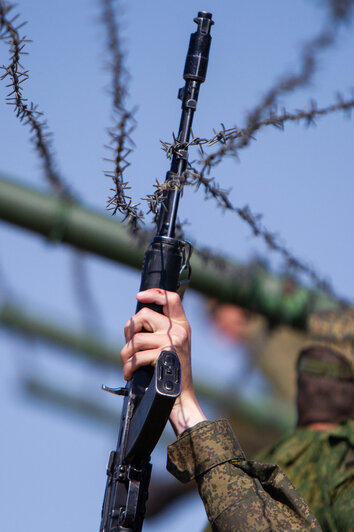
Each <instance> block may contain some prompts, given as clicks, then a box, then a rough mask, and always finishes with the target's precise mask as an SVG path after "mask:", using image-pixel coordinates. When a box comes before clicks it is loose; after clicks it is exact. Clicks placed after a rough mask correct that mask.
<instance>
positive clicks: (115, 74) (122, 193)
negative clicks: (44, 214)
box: [101, 0, 143, 233]
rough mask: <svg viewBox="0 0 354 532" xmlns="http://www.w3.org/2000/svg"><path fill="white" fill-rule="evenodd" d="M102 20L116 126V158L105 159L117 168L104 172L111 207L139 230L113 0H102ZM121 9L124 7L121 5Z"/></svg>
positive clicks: (112, 131)
mask: <svg viewBox="0 0 354 532" xmlns="http://www.w3.org/2000/svg"><path fill="white" fill-rule="evenodd" d="M101 6H102V17H101V18H102V22H103V24H104V26H105V28H106V31H107V43H106V44H107V49H108V52H109V54H110V57H111V59H110V62H109V64H108V66H109V68H110V71H111V74H112V95H113V115H114V117H113V118H114V125H113V126H112V127H110V128H109V129H108V134H109V137H110V144H109V145H108V146H106V148H107V149H109V150H110V151H111V152H112V158H109V159H108V158H105V161H108V162H110V163H112V164H113V165H114V169H113V170H108V171H105V172H104V175H105V176H107V177H109V178H111V179H112V180H113V183H114V188H111V189H110V190H111V192H113V195H111V196H110V197H109V198H108V202H107V209H108V210H110V211H112V215H115V214H116V213H117V211H119V212H120V213H121V214H123V215H124V220H127V222H128V226H129V227H130V229H131V230H132V231H133V233H136V232H137V231H138V229H139V227H140V222H141V221H142V220H143V213H142V211H141V210H139V209H138V204H134V203H133V202H132V198H131V196H128V195H127V190H130V189H131V187H129V185H128V182H127V181H126V180H125V179H124V175H123V174H124V172H125V170H126V169H127V168H128V167H129V166H130V162H128V160H127V158H128V156H129V155H130V153H131V151H132V148H133V147H134V143H133V141H132V139H131V133H132V132H133V130H134V129H135V126H136V124H135V118H134V112H135V109H133V110H132V111H128V110H127V109H126V107H125V100H126V97H127V82H128V79H129V75H128V72H127V70H126V68H125V66H124V56H123V52H122V49H121V43H120V41H121V38H120V27H119V24H118V22H117V19H116V10H115V9H114V7H113V2H112V0H101ZM120 9H122V8H121V7H120Z"/></svg>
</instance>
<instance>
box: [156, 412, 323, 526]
mask: <svg viewBox="0 0 354 532" xmlns="http://www.w3.org/2000/svg"><path fill="white" fill-rule="evenodd" d="M167 469H168V470H169V471H170V473H172V474H173V475H174V476H175V477H176V478H177V479H179V480H181V481H182V482H188V481H189V480H192V479H196V481H197V484H198V489H199V493H200V496H201V498H202V500H203V502H204V505H205V509H206V512H207V515H208V519H209V521H210V523H211V524H212V530H213V531H214V532H233V531H238V532H242V531H244V532H246V531H247V532H250V531H253V530H257V531H260V532H261V531H267V532H269V531H289V530H314V531H320V530H321V528H320V526H319V524H318V522H317V521H316V518H315V517H314V515H313V514H312V513H311V511H310V509H309V507H308V506H307V504H306V503H305V502H304V500H303V499H302V498H301V496H300V495H299V493H298V492H297V491H296V489H295V488H294V486H293V485H292V484H291V483H290V481H289V480H288V478H287V477H286V475H285V474H284V473H283V472H282V470H281V469H280V468H279V467H278V466H276V465H271V464H262V463H260V462H254V461H249V460H247V459H246V457H245V455H244V453H243V451H242V449H241V447H240V445H239V443H238V441H237V440H236V438H235V436H234V434H233V432H232V430H231V428H230V426H229V424H228V422H227V421H226V420H219V421H214V422H210V421H202V422H201V423H198V424H197V425H195V426H194V427H192V428H190V429H187V430H186V431H184V432H183V433H182V434H181V435H180V436H179V437H178V440H177V441H176V442H175V443H174V444H172V445H170V446H169V448H168V462H167Z"/></svg>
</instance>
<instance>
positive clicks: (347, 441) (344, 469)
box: [257, 308, 354, 532]
mask: <svg viewBox="0 0 354 532" xmlns="http://www.w3.org/2000/svg"><path fill="white" fill-rule="evenodd" d="M308 329H309V333H310V335H311V341H310V343H309V345H307V346H306V347H305V348H304V349H303V350H302V351H301V352H300V355H299V357H298V361H297V400H296V403H297V415H298V419H297V427H296V429H295V430H294V431H293V432H292V433H291V434H289V435H287V436H284V437H283V438H281V439H280V440H279V441H278V442H277V443H275V444H274V445H272V446H271V447H270V448H268V449H267V450H265V451H264V452H262V453H260V454H259V455H258V457H257V458H258V459H259V460H261V461H264V462H270V463H273V464H278V465H279V466H280V467H281V468H282V469H283V470H284V471H285V473H286V474H287V476H288V477H289V479H290V480H291V482H292V483H293V484H294V486H295V487H296V488H297V490H298V491H299V492H300V493H301V495H302V496H303V497H304V499H305V500H306V502H307V503H308V505H309V506H310V508H311V510H312V511H313V512H314V514H315V515H316V517H317V519H318V521H319V523H320V525H321V526H322V529H323V530H324V531H330V532H332V531H340V532H345V531H350V530H351V531H353V530H354V492H353V484H354V483H353V480H354V419H353V418H354V309H353V308H352V309H347V310H341V311H329V312H322V313H319V314H317V315H313V316H311V318H310V320H309V324H308ZM285 356H286V354H285Z"/></svg>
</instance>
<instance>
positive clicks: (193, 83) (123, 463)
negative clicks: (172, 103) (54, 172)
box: [100, 11, 213, 532]
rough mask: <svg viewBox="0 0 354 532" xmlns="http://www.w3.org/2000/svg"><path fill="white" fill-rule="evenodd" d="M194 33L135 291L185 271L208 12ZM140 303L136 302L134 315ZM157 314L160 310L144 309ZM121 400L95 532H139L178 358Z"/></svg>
mask: <svg viewBox="0 0 354 532" xmlns="http://www.w3.org/2000/svg"><path fill="white" fill-rule="evenodd" d="M194 21H195V22H196V23H197V24H198V29H197V31H196V32H195V33H193V34H192V35H191V38H190V44H189V49H188V53H187V58H186V64H185V69H184V74H183V77H184V79H185V86H184V88H183V89H180V91H179V95H178V97H179V98H180V99H181V100H182V116H181V121H180V126H179V132H178V137H177V141H178V146H180V149H177V150H175V151H174V154H173V157H172V162H171V168H170V171H169V172H167V175H166V179H167V180H170V179H175V178H178V179H179V183H180V184H179V186H177V187H176V188H174V189H171V190H169V191H168V192H167V194H166V197H165V198H164V202H163V204H162V205H161V207H160V211H159V218H158V224H157V225H158V227H157V234H156V236H155V237H154V238H153V240H152V242H151V244H150V245H149V247H148V249H147V251H146V253H145V258H144V264H143V271H142V278H141V285H140V290H146V289H148V288H162V289H165V290H168V291H172V292H177V291H178V290H179V288H180V285H181V282H180V276H181V272H182V271H183V270H184V269H187V271H188V276H190V271H191V270H190V265H189V257H190V254H191V245H190V244H189V243H187V242H185V241H182V240H179V239H177V238H175V230H176V217H177V209H178V203H179V198H180V193H181V183H182V182H183V173H184V171H185V170H186V168H187V163H188V159H187V157H188V142H189V139H190V135H191V127H192V121H193V115H194V111H195V109H196V104H197V99H198V93H199V87H200V84H201V83H202V82H203V81H204V80H205V76H206V70H207V64H208V55H209V48H210V42H211V37H210V28H211V25H212V24H213V21H212V20H211V14H210V13H206V12H204V11H201V12H199V13H198V17H197V18H195V19H194ZM143 306H144V305H142V304H140V303H138V305H137V309H136V311H137V312H138V311H139V310H140V309H141V308H143ZM145 306H148V307H149V308H151V309H153V310H155V311H157V312H160V313H162V307H159V306H157V305H145ZM103 388H104V389H105V390H106V391H110V392H112V393H115V394H117V395H122V396H124V404H123V410H122V415H121V422H120V428H119V434H118V443H117V448H116V451H112V452H111V454H110V458H109V462H108V467H107V484H106V490H105V495H104V501H103V507H102V517H101V526H100V532H140V531H141V530H142V526H143V520H144V515H145V502H146V499H147V496H148V487H149V481H150V474H151V467H152V466H151V464H150V455H151V452H152V451H153V449H154V447H155V445H156V444H157V442H158V440H159V438H160V436H161V433H162V431H163V429H164V427H165V425H166V423H167V420H168V417H169V414H170V412H171V409H172V407H173V404H174V401H175V399H176V398H177V397H178V395H179V394H180V388H181V367H180V362H179V359H178V356H177V354H176V353H174V352H172V351H163V352H162V353H161V355H160V357H159V359H158V360H157V362H156V367H155V368H153V367H152V366H147V367H143V368H140V369H138V370H137V371H136V372H135V373H134V375H133V378H132V379H131V381H130V382H128V383H127V384H126V386H125V388H117V389H110V388H107V387H103Z"/></svg>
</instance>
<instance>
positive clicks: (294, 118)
mask: <svg viewBox="0 0 354 532" xmlns="http://www.w3.org/2000/svg"><path fill="white" fill-rule="evenodd" d="M352 92H353V96H352V97H351V98H349V99H345V98H344V97H343V95H342V94H341V93H338V94H337V103H333V104H329V105H327V106H326V107H322V108H318V107H317V103H316V102H315V101H314V100H312V101H311V102H310V103H309V105H308V109H299V110H296V111H294V112H292V113H290V112H288V111H287V110H286V109H285V108H283V110H282V111H281V113H280V114H277V112H276V110H274V109H273V110H271V111H270V112H269V114H268V116H266V117H265V118H264V119H263V120H261V121H259V122H258V123H257V124H253V125H252V131H250V129H249V128H248V127H244V128H238V127H237V126H235V127H230V128H226V127H225V125H224V124H221V128H220V129H219V131H215V130H213V132H214V135H213V137H211V138H209V139H207V138H199V137H195V138H193V139H192V140H191V141H190V142H188V147H189V146H198V147H199V148H200V151H201V154H202V156H203V157H202V158H201V159H199V160H198V161H197V163H198V164H200V165H202V169H201V170H200V172H199V173H200V174H201V175H203V174H204V173H205V171H206V170H208V171H209V170H210V169H211V168H212V167H213V166H215V165H216V164H217V163H218V162H220V161H221V160H222V158H223V157H224V156H225V155H228V153H229V152H230V151H231V152H232V154H233V155H235V154H237V152H238V151H239V150H240V149H242V148H244V147H246V145H247V144H246V143H245V139H248V141H247V142H249V141H250V140H255V137H254V134H255V132H256V131H258V130H260V129H261V128H262V127H265V126H273V127H275V128H278V129H281V130H283V129H284V126H285V124H286V122H300V121H304V122H305V125H306V126H310V125H315V119H316V118H320V117H321V116H326V115H329V114H332V113H334V112H337V111H344V113H345V115H346V116H350V114H351V111H352V109H353V107H354V89H352ZM238 140H241V143H239V144H237V145H236V144H235V143H234V141H238ZM216 143H220V144H223V145H224V147H223V148H220V150H219V151H218V152H215V153H211V154H209V155H207V156H205V151H204V146H213V145H214V144H216ZM161 145H162V149H163V151H165V152H166V155H167V157H168V158H170V157H171V156H172V155H173V154H174V153H175V152H178V151H179V150H181V149H185V148H186V146H187V145H186V144H181V143H180V142H178V141H177V140H176V139H174V142H173V143H172V144H171V143H168V142H164V141H161Z"/></svg>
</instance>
